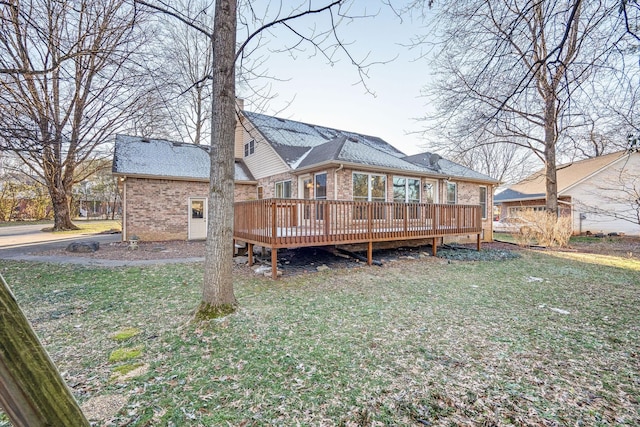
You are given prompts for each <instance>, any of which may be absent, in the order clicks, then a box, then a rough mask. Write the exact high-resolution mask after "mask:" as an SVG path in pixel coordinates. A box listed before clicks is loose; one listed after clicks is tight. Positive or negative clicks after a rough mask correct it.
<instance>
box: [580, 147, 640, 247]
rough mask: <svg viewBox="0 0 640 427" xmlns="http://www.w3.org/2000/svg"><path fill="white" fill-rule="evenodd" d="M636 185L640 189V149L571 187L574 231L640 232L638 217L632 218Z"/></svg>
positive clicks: (633, 215)
mask: <svg viewBox="0 0 640 427" xmlns="http://www.w3.org/2000/svg"><path fill="white" fill-rule="evenodd" d="M634 188H635V191H638V190H640V153H632V155H631V156H629V157H626V156H625V157H624V158H622V159H621V160H619V161H617V162H615V163H613V164H612V165H610V166H609V167H607V168H606V169H604V170H602V171H600V172H598V173H596V174H595V175H593V176H591V177H589V178H588V179H586V180H585V181H583V182H581V183H579V184H578V185H576V186H575V187H573V188H571V189H569V191H568V192H567V194H569V195H571V197H572V202H573V223H574V231H575V232H583V233H584V232H587V231H590V232H591V233H594V234H595V233H605V234H606V233H614V232H615V233H625V234H630V235H640V225H639V224H638V222H637V220H636V221H635V223H634V222H632V221H630V220H632V219H633V218H635V212H634V206H635V207H636V208H637V207H638V201H637V197H638V195H637V194H635V195H634V193H633V191H634V190H633V189H634ZM580 214H583V219H582V220H581V219H580ZM622 218H626V220H625V219H622Z"/></svg>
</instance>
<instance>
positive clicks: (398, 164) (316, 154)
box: [296, 136, 423, 172]
mask: <svg viewBox="0 0 640 427" xmlns="http://www.w3.org/2000/svg"><path fill="white" fill-rule="evenodd" d="M332 160H333V161H338V162H345V163H356V164H361V165H366V166H379V167H385V168H393V169H403V170H410V171H416V172H423V169H422V168H420V167H418V166H416V165H414V164H411V163H409V162H406V161H404V160H402V159H400V158H398V157H396V156H393V155H391V154H388V152H385V151H380V150H378V149H376V148H374V147H371V146H369V145H368V144H367V143H366V142H364V141H362V140H360V139H358V138H356V137H346V136H341V137H339V138H336V139H333V140H331V141H329V142H325V143H324V144H321V145H318V146H316V147H313V148H312V149H310V150H309V152H308V153H307V155H306V156H304V158H303V159H301V161H300V163H299V164H298V165H297V166H296V169H303V168H305V167H310V166H313V165H317V164H320V163H325V162H329V161H332Z"/></svg>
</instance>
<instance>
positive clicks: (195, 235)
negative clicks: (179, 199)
mask: <svg viewBox="0 0 640 427" xmlns="http://www.w3.org/2000/svg"><path fill="white" fill-rule="evenodd" d="M206 238H207V199H205V198H203V197H202V198H200V197H198V198H195V197H194V198H191V199H189V240H203V239H206Z"/></svg>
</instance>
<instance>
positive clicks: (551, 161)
mask: <svg viewBox="0 0 640 427" xmlns="http://www.w3.org/2000/svg"><path fill="white" fill-rule="evenodd" d="M556 122H557V115H556V98H555V95H554V94H550V93H547V99H546V101H545V114H544V165H545V174H546V198H547V211H549V212H552V213H553V214H554V215H557V213H558V179H557V168H556V141H557V139H558V135H557V130H556Z"/></svg>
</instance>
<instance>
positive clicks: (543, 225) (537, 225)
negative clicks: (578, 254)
mask: <svg viewBox="0 0 640 427" xmlns="http://www.w3.org/2000/svg"><path fill="white" fill-rule="evenodd" d="M518 216H519V218H520V219H521V220H522V224H523V225H522V226H521V227H520V232H519V233H516V234H514V239H515V240H516V243H517V244H518V245H520V246H530V245H532V244H534V243H537V244H539V245H541V246H561V247H565V246H567V245H568V244H569V238H571V235H572V234H573V224H572V221H571V217H566V216H565V217H560V218H558V217H556V215H555V214H553V213H551V212H548V211H534V210H533V209H525V210H523V211H521V212H520V213H519V215H518Z"/></svg>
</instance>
